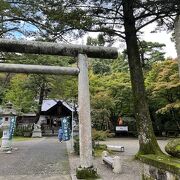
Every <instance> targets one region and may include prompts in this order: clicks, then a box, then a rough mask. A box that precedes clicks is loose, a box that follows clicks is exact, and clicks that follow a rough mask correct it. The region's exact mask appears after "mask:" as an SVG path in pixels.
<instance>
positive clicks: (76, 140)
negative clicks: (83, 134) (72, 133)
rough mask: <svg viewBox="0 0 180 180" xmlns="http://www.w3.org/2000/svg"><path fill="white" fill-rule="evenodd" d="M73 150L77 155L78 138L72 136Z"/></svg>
mask: <svg viewBox="0 0 180 180" xmlns="http://www.w3.org/2000/svg"><path fill="white" fill-rule="evenodd" d="M74 152H75V154H77V155H79V138H78V137H76V138H74Z"/></svg>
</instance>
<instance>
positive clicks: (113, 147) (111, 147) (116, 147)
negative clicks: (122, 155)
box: [107, 145, 124, 152]
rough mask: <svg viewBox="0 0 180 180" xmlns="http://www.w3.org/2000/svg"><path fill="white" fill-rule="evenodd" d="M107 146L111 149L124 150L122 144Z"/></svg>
mask: <svg viewBox="0 0 180 180" xmlns="http://www.w3.org/2000/svg"><path fill="white" fill-rule="evenodd" d="M107 148H108V149H109V150H112V151H118V152H124V146H117V145H107Z"/></svg>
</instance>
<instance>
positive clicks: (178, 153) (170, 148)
mask: <svg viewBox="0 0 180 180" xmlns="http://www.w3.org/2000/svg"><path fill="white" fill-rule="evenodd" d="M165 150H166V152H167V153H168V154H170V155H171V156H173V157H177V158H180V138H177V139H173V140H171V141H169V142H168V144H167V145H166V146H165Z"/></svg>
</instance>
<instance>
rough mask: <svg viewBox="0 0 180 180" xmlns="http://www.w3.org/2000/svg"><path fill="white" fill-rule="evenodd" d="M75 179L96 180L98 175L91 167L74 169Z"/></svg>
mask: <svg viewBox="0 0 180 180" xmlns="http://www.w3.org/2000/svg"><path fill="white" fill-rule="evenodd" d="M76 177H77V178H78V179H97V178H99V175H98V174H97V171H96V170H95V169H94V168H93V167H89V168H81V167H80V168H77V169H76Z"/></svg>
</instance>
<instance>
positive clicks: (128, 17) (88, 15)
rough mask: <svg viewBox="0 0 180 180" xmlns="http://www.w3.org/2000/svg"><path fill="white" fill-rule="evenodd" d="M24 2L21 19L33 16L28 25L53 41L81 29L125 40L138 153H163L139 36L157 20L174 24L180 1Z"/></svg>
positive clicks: (161, 22) (81, 0)
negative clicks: (156, 133)
mask: <svg viewBox="0 0 180 180" xmlns="http://www.w3.org/2000/svg"><path fill="white" fill-rule="evenodd" d="M21 2H24V1H21ZM25 2H26V3H25V4H20V5H19V7H20V8H21V9H22V10H24V9H25V11H24V12H23V13H19V14H20V16H21V17H22V15H23V16H24V20H26V19H27V17H29V14H32V15H31V17H30V18H28V20H29V22H33V24H35V25H37V26H39V27H40V28H42V29H45V31H42V32H45V33H44V34H45V35H47V34H48V33H52V32H54V33H52V36H49V37H51V39H53V38H54V36H55V38H62V36H63V35H64V34H66V33H67V32H68V31H71V32H72V31H73V30H74V29H79V30H80V31H79V32H78V34H82V32H83V31H91V32H103V33H104V35H107V37H108V38H109V39H108V41H109V42H110V43H111V42H112V41H113V40H114V38H116V37H118V38H123V39H124V40H125V42H126V46H127V54H128V62H129V69H130V74H131V84H132V91H133V97H134V106H135V112H136V120H137V127H138V132H139V143H140V149H139V153H142V154H158V153H161V150H160V148H159V146H158V144H157V141H156V139H155V136H154V133H153V129H152V123H151V119H150V115H149V110H148V105H147V100H146V95H145V87H144V79H143V72H142V67H141V61H140V52H139V47H138V41H137V33H138V32H139V31H140V30H141V29H142V28H143V27H145V26H146V25H148V24H150V23H152V22H155V21H158V23H159V25H162V24H163V23H164V22H165V23H166V24H168V25H171V24H172V23H169V17H170V19H173V18H174V17H175V16H176V15H177V13H179V9H178V6H177V5H178V4H179V3H180V2H179V1H178V0H171V1H170V2H169V1H165V0H156V1H149V0H148V1H139V0H130V1H127V0H121V1H115V0H112V1H109V0H108V1H95V0H91V1H83V0H76V1H73V2H72V1H65V2H64V1H42V3H41V1H40V2H39V1H38V2H36V1H33V3H32V2H31V1H25ZM30 2H31V4H30ZM28 3H29V4H28ZM26 11H27V12H28V13H26ZM30 12H31V13H30ZM37 12H38V13H37ZM43 15H45V16H46V17H47V19H46V20H45V23H44V19H42V17H44V16H43ZM16 16H17V14H16ZM18 17H19V16H18ZM38 23H39V24H38ZM42 23H43V24H42ZM76 32H77V31H74V33H75V35H76Z"/></svg>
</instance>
